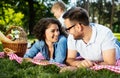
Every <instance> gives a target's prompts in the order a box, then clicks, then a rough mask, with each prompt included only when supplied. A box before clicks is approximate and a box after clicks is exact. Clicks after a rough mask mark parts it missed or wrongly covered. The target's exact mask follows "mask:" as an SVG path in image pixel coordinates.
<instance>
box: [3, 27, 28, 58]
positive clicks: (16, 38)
mask: <svg viewBox="0 0 120 78" xmlns="http://www.w3.org/2000/svg"><path fill="white" fill-rule="evenodd" d="M16 31H17V32H16ZM14 32H15V33H14ZM5 36H6V37H7V38H9V39H11V42H7V41H2V45H3V50H4V51H5V52H7V51H13V52H14V53H15V54H17V55H18V56H20V57H23V56H24V54H25V52H26V49H27V34H26V32H25V31H24V29H23V28H21V27H18V26H12V27H10V28H9V29H8V31H7V32H6V34H5Z"/></svg>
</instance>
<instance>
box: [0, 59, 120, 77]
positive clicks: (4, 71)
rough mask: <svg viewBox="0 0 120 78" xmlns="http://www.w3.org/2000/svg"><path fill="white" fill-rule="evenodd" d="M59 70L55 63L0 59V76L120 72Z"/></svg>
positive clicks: (84, 74)
mask: <svg viewBox="0 0 120 78" xmlns="http://www.w3.org/2000/svg"><path fill="white" fill-rule="evenodd" d="M59 70H60V68H59V67H57V66H55V65H48V66H40V65H34V64H31V63H30V62H25V61H24V62H23V63H22V64H18V63H17V62H16V61H10V60H9V59H8V58H4V59H0V78H120V74H117V73H114V72H111V71H109V70H99V71H94V70H90V69H78V70H77V71H65V72H62V73H59Z"/></svg>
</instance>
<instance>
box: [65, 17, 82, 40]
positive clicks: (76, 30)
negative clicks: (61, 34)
mask: <svg viewBox="0 0 120 78" xmlns="http://www.w3.org/2000/svg"><path fill="white" fill-rule="evenodd" d="M64 23H65V25H66V31H67V32H68V33H69V34H72V35H73V37H74V39H75V40H78V39H82V37H83V36H82V29H81V25H80V24H79V23H77V22H76V23H75V22H74V23H73V22H71V21H70V20H69V19H65V21H64Z"/></svg>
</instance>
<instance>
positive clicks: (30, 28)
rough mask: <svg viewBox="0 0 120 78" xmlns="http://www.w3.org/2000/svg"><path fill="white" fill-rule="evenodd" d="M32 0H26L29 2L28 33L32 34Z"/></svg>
mask: <svg viewBox="0 0 120 78" xmlns="http://www.w3.org/2000/svg"><path fill="white" fill-rule="evenodd" d="M33 3H34V2H33V0H28V4H29V17H30V18H29V35H31V34H32V32H33V27H34V17H35V14H34V7H33Z"/></svg>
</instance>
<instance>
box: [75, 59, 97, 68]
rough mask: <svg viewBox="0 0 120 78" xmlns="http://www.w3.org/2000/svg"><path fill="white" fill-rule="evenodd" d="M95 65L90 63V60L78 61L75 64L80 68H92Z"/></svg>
mask: <svg viewBox="0 0 120 78" xmlns="http://www.w3.org/2000/svg"><path fill="white" fill-rule="evenodd" d="M94 65H95V63H93V62H91V61H90V60H82V61H78V62H76V66H77V67H79V68H81V67H91V66H94Z"/></svg>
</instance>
